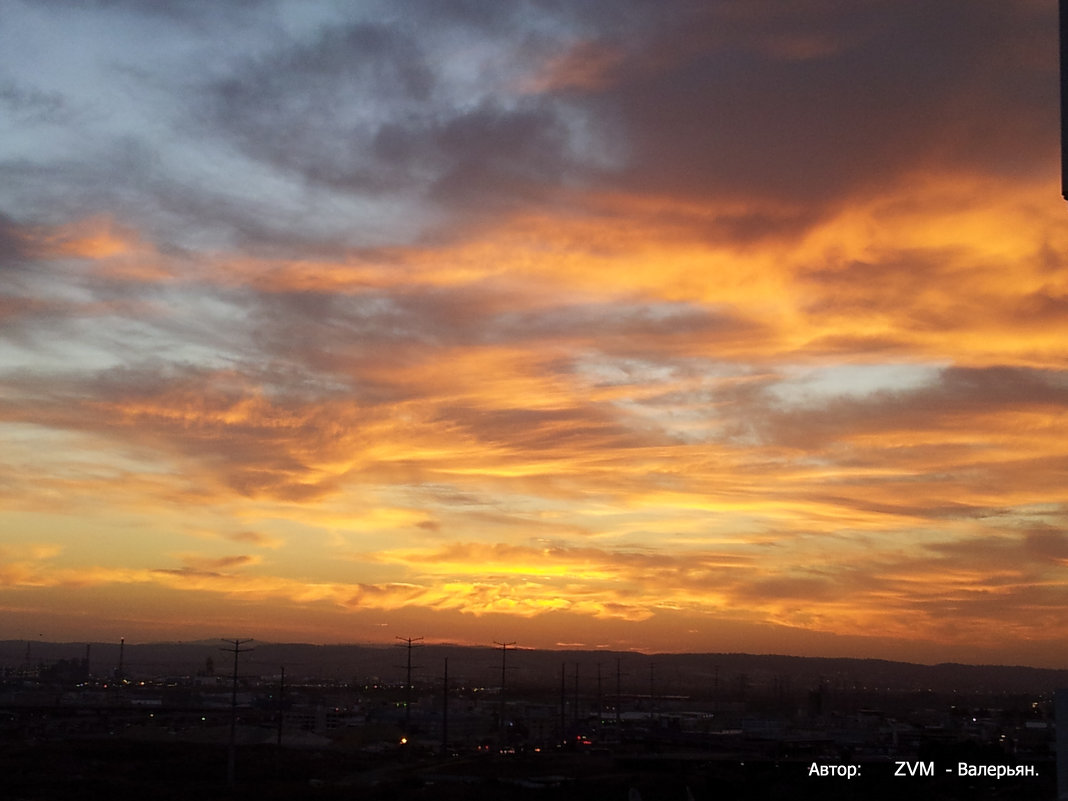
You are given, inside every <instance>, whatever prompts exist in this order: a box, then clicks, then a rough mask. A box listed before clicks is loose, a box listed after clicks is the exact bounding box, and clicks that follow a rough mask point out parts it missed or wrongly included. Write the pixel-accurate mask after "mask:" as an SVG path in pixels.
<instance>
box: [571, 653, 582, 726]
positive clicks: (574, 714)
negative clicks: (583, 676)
mask: <svg viewBox="0 0 1068 801" xmlns="http://www.w3.org/2000/svg"><path fill="white" fill-rule="evenodd" d="M578 676H579V663H578V662H576V663H575V696H574V697H575V701H574V703H573V704H572V709H571V716H572V718H573V719H574V721H575V732H576V733H581V732H579V682H578Z"/></svg>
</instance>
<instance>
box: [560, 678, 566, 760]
mask: <svg viewBox="0 0 1068 801" xmlns="http://www.w3.org/2000/svg"><path fill="white" fill-rule="evenodd" d="M566 671H567V662H561V663H560V741H561V742H565V743H566V742H567V678H566V675H565V674H566Z"/></svg>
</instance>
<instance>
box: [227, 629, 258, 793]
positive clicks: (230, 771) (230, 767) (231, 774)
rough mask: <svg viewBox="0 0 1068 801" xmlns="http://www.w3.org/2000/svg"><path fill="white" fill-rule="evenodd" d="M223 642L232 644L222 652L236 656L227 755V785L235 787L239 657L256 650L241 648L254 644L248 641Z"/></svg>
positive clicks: (231, 690)
mask: <svg viewBox="0 0 1068 801" xmlns="http://www.w3.org/2000/svg"><path fill="white" fill-rule="evenodd" d="M223 642H228V643H230V644H231V645H230V647H229V648H220V649H219V650H220V651H228V652H229V653H232V654H233V655H234V675H233V684H232V685H231V689H230V748H229V751H228V752H227V755H226V783H227V785H229V786H230V787H233V786H234V782H235V780H236V779H235V767H236V762H237V657H238V655H239V654H246V653H248V652H249V651H254V650H255V649H254V648H242V647H241V646H243V645H245V644H246V643H250V642H252V640H251V639H248V640H237V639H235V640H227V639H224V640H223Z"/></svg>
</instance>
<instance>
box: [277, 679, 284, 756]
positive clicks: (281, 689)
mask: <svg viewBox="0 0 1068 801" xmlns="http://www.w3.org/2000/svg"><path fill="white" fill-rule="evenodd" d="M285 700H286V666H285V665H282V676H281V678H280V679H279V680H278V747H279V748H281V747H282V724H283V723H284V722H285V719H286V704H285Z"/></svg>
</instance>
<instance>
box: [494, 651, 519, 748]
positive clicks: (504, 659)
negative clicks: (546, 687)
mask: <svg viewBox="0 0 1068 801" xmlns="http://www.w3.org/2000/svg"><path fill="white" fill-rule="evenodd" d="M493 644H494V645H499V646H501V712H500V733H501V739H502V740H503V739H504V734H505V730H504V675H505V671H506V670H507V669H508V668H507V658H508V649H512V650H513V651H514V650H515V641H514V640H513V641H512V642H497V641H496V640H494V641H493Z"/></svg>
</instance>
